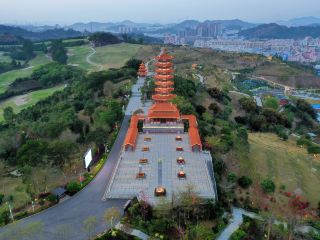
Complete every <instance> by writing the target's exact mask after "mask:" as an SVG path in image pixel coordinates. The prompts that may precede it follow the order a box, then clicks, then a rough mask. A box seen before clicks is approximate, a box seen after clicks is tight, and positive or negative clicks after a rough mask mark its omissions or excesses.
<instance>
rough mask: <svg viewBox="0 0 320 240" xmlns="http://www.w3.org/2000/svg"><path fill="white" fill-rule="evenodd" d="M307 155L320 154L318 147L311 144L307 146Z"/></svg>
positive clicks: (319, 147)
mask: <svg viewBox="0 0 320 240" xmlns="http://www.w3.org/2000/svg"><path fill="white" fill-rule="evenodd" d="M308 153H310V154H319V153H320V146H318V145H315V144H311V145H310V146H308Z"/></svg>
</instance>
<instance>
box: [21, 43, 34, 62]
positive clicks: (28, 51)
mask: <svg viewBox="0 0 320 240" xmlns="http://www.w3.org/2000/svg"><path fill="white" fill-rule="evenodd" d="M33 55H34V54H33V43H32V42H31V41H30V40H24V41H23V45H22V52H21V59H22V60H26V61H29V60H30V59H31V58H33Z"/></svg>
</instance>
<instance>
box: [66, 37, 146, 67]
mask: <svg viewBox="0 0 320 240" xmlns="http://www.w3.org/2000/svg"><path fill="white" fill-rule="evenodd" d="M141 47H142V46H141V45H136V44H127V43H122V44H114V45H108V46H103V47H97V48H95V50H96V53H95V54H93V55H92V56H91V57H90V60H91V61H92V62H93V63H94V64H92V63H90V62H88V61H87V57H88V55H90V54H91V53H92V52H93V51H92V49H91V48H90V45H89V44H88V45H82V46H76V47H69V48H68V55H69V59H68V63H69V64H71V65H75V66H79V67H80V68H82V69H84V70H87V71H98V70H100V69H109V68H119V67H122V66H123V65H124V64H125V63H126V61H128V60H129V59H130V58H132V57H134V56H135V55H136V54H137V52H138V50H139V49H140V48H141ZM100 65H101V67H100Z"/></svg>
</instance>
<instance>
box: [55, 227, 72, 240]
mask: <svg viewBox="0 0 320 240" xmlns="http://www.w3.org/2000/svg"><path fill="white" fill-rule="evenodd" d="M55 235H56V237H57V239H59V240H68V239H70V236H71V229H70V226H69V225H67V224H62V225H58V226H57V227H56V231H55Z"/></svg>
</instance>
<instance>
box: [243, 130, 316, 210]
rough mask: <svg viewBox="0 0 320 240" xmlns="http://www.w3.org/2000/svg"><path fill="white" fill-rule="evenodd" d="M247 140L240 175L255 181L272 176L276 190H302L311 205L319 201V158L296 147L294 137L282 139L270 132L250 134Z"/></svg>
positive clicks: (258, 181)
mask: <svg viewBox="0 0 320 240" xmlns="http://www.w3.org/2000/svg"><path fill="white" fill-rule="evenodd" d="M249 143H250V152H249V155H248V158H244V159H242V160H241V162H240V169H241V174H243V175H248V176H251V177H252V178H253V179H254V182H255V183H260V181H261V180H262V179H265V178H269V179H272V180H273V181H274V182H275V184H276V186H277V189H278V190H277V191H279V188H280V186H281V185H284V186H285V189H286V190H285V191H289V192H294V191H298V192H301V193H302V196H304V197H306V198H307V199H308V201H310V203H311V204H312V206H314V207H315V206H316V204H317V203H318V202H319V200H320V198H319V197H320V188H319V186H320V174H319V172H320V159H319V157H318V158H317V157H314V156H312V155H309V154H308V153H307V151H306V149H305V148H301V147H298V146H297V145H296V139H293V138H292V139H289V140H288V141H283V140H281V139H279V137H277V136H276V135H275V134H271V133H270V134H269V133H264V134H263V133H251V134H249ZM278 197H279V199H281V198H280V196H278ZM279 202H280V201H279Z"/></svg>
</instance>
